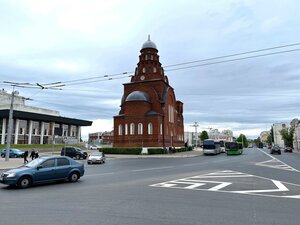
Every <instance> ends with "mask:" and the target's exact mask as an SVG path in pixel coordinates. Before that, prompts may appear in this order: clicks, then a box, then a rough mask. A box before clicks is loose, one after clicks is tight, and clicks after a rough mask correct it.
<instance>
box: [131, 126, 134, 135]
mask: <svg viewBox="0 0 300 225" xmlns="http://www.w3.org/2000/svg"><path fill="white" fill-rule="evenodd" d="M130 135H134V123H131V124H130Z"/></svg>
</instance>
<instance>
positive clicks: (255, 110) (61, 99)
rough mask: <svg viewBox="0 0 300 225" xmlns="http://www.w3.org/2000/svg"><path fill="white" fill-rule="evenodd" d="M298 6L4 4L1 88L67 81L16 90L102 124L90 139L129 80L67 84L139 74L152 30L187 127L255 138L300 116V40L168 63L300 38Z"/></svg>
mask: <svg viewBox="0 0 300 225" xmlns="http://www.w3.org/2000/svg"><path fill="white" fill-rule="evenodd" d="M299 9H300V1H298V0H284V1H282V0H214V1H208V0H182V1H180V0H178V1H169V0H165V1H162V0H151V1H150V0H149V1H148V0H147V1H143V0H132V1H130V0H126V1H125V0H119V1H117V0H109V1H100V0H49V1H46V0H39V1H36V0H19V1H18V0H14V1H9V0H0V87H1V88H5V89H6V90H7V91H8V92H11V91H12V87H10V86H8V85H6V84H4V83H3V81H12V82H22V83H23V82H28V83H33V84H35V83H40V84H47V83H53V82H65V83H64V84H66V86H65V87H63V90H39V89H26V88H18V89H17V90H18V91H19V92H20V95H22V96H24V97H29V98H32V99H33V101H28V102H27V103H26V104H28V105H31V106H36V107H42V108H48V109H53V110H58V111H60V114H61V115H62V116H66V117H72V118H78V119H86V120H92V121H94V124H93V126H92V127H89V128H83V135H84V136H85V137H86V135H87V134H88V133H89V132H96V131H105V130H111V129H112V128H113V116H115V115H117V114H118V112H119V110H120V102H121V97H122V94H123V85H122V84H123V83H127V82H129V81H130V78H129V77H124V76H121V77H118V76H115V77H111V78H120V79H112V80H108V79H107V78H105V79H98V80H85V81H90V82H85V81H84V80H82V81H80V82H77V83H76V82H75V83H74V82H73V83H72V82H67V81H73V80H77V79H85V78H91V77H97V76H99V77H102V76H104V75H113V74H119V73H123V72H132V71H134V69H135V67H136V64H137V63H138V56H139V54H140V52H139V51H140V49H141V46H142V44H143V43H144V42H145V41H146V40H147V36H148V34H150V35H151V40H152V41H153V42H154V43H155V44H156V45H157V48H158V51H159V53H158V54H159V55H160V62H161V63H162V65H163V66H164V68H165V70H166V73H167V76H168V78H169V82H170V85H171V86H172V87H173V88H174V89H175V94H176V98H177V100H180V101H182V102H183V103H184V121H185V130H193V128H192V127H191V126H190V125H191V124H192V123H193V122H195V121H197V122H198V123H199V125H200V127H199V128H198V131H199V130H200V131H201V130H203V129H204V128H208V127H212V128H218V129H219V130H223V129H231V130H233V131H234V135H235V136H238V135H239V134H240V133H243V134H245V135H246V136H247V137H250V138H255V137H257V136H258V135H259V133H260V132H261V131H263V130H269V129H270V127H271V125H272V124H273V123H276V122H281V121H291V120H292V119H293V118H296V117H299V113H300V110H299V109H300V93H299V86H300V60H299V56H300V51H297V50H296V49H300V45H294V46H290V47H286V48H278V49H273V50H269V51H262V52H256V53H252V54H245V55H239V56H235V57H231V58H222V59H216V60H213V61H205V62H198V63H193V64H184V65H182V66H177V67H168V66H170V65H174V64H180V63H186V62H192V61H197V60H204V59H209V58H214V57H220V56H225V55H231V54H236V53H244V52H248V51H254V50H260V49H266V48H271V47H277V46H284V45H290V44H299V43H300V39H299V37H300V17H299ZM290 50H293V51H290ZM282 51H286V52H285V53H282V54H273V55H267V56H264V57H255V58H250V59H244V60H235V61H232V62H225V63H217V64H211V65H203V64H208V63H212V62H219V61H224V60H231V59H241V58H244V57H248V56H256V55H262V54H268V53H273V52H282ZM287 51H290V52H287ZM199 65H202V66H199ZM182 67H187V68H185V69H184V68H182ZM172 69H178V70H172ZM168 70H169V71H168Z"/></svg>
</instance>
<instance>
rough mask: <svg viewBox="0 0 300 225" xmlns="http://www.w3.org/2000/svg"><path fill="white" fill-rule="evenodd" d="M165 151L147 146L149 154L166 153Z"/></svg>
mask: <svg viewBox="0 0 300 225" xmlns="http://www.w3.org/2000/svg"><path fill="white" fill-rule="evenodd" d="M167 153H168V152H167V151H164V149H163V148H148V154H149V155H156V154H167Z"/></svg>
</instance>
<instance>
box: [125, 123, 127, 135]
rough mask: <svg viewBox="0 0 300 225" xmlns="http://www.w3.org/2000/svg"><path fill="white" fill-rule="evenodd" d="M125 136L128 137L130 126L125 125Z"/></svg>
mask: <svg viewBox="0 0 300 225" xmlns="http://www.w3.org/2000/svg"><path fill="white" fill-rule="evenodd" d="M125 135H128V124H127V123H126V124H125Z"/></svg>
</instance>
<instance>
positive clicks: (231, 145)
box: [225, 141, 243, 155]
mask: <svg viewBox="0 0 300 225" xmlns="http://www.w3.org/2000/svg"><path fill="white" fill-rule="evenodd" d="M225 151H226V154H227V155H240V154H242V153H243V145H242V143H239V142H236V141H234V142H226V143H225Z"/></svg>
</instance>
